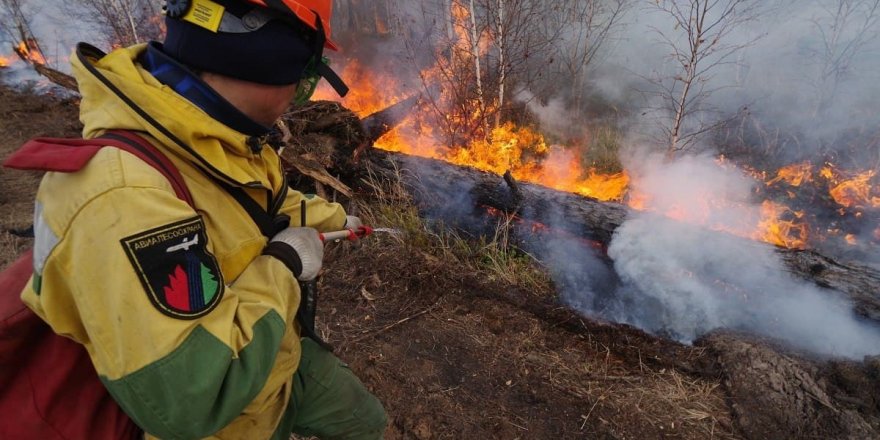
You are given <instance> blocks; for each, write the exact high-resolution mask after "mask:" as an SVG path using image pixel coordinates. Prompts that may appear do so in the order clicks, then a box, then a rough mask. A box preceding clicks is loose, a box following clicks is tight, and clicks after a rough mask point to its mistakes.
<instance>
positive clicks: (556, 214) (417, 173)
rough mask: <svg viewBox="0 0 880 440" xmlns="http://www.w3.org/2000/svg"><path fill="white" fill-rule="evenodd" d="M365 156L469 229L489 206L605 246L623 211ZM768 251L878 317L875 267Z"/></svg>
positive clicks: (421, 201)
mask: <svg viewBox="0 0 880 440" xmlns="http://www.w3.org/2000/svg"><path fill="white" fill-rule="evenodd" d="M367 159H368V160H367V161H366V162H367V163H366V164H365V165H366V168H367V169H368V170H369V172H370V173H372V174H373V175H374V176H381V177H383V178H385V179H388V180H391V181H393V180H394V179H398V178H401V179H402V180H403V182H402V183H403V184H404V186H405V187H406V189H407V190H408V192H409V193H410V194H411V195H412V197H413V199H414V201H415V202H416V204H417V205H418V206H419V208H420V210H421V211H422V212H424V213H425V214H427V215H428V216H430V217H433V218H438V219H442V220H443V221H444V222H446V223H449V224H453V225H457V226H463V227H465V228H468V229H470V230H472V232H475V233H480V232H490V230H491V227H492V225H491V224H490V223H494V222H495V221H496V220H494V219H491V218H487V217H488V216H487V215H486V210H487V209H488V208H491V209H493V210H497V211H500V212H503V213H506V214H510V215H515V216H517V217H518V218H520V219H522V220H524V221H526V222H529V223H532V224H534V225H542V226H545V227H546V226H549V225H552V231H553V233H561V234H567V235H571V236H575V237H581V238H583V239H588V240H592V241H595V242H597V243H599V244H601V245H603V246H605V245H607V244H608V243H609V242H610V241H611V238H612V235H613V234H614V231H615V229H617V227H619V226H620V225H621V224H622V223H623V221H624V220H625V219H626V218H627V216H628V215H629V214H630V213H631V210H630V209H629V208H628V207H626V206H624V205H621V204H619V203H610V202H600V201H598V200H596V199H592V198H589V197H584V196H580V195H577V194H573V193H567V192H561V191H556V190H552V189H549V188H546V187H542V186H539V185H534V184H530V183H524V182H516V183H514V184H511V183H508V182H511V181H512V179H509V178H508V179H505V178H504V177H502V176H498V175H496V174H493V173H488V172H484V171H479V170H476V169H473V168H467V167H461V166H457V165H453V164H450V163H447V162H443V161H440V160H434V159H426V158H420V157H415V156H408V155H404V154H399V153H389V152H383V151H376V150H373V151H371V152H370V154H369V157H368V158H367ZM719 233H720V232H719ZM768 246H769V245H768ZM774 250H775V252H776V253H777V254H779V256H780V257H781V258H782V261H783V262H784V263H785V265H786V267H787V269H788V270H789V271H790V272H791V273H792V274H794V275H795V276H797V277H800V278H802V279H805V280H809V281H812V282H813V283H815V284H816V285H818V286H821V287H825V288H830V289H835V290H837V291H840V292H843V293H844V294H846V295H847V296H849V297H850V298H851V299H852V301H853V302H854V304H855V310H856V312H857V313H858V314H860V315H862V316H864V317H867V318H869V319H872V320H875V321H880V272H878V271H877V270H874V269H872V268H870V267H867V266H862V265H858V264H854V263H849V262H847V263H843V262H838V261H835V260H834V259H832V258H830V257H827V256H824V255H821V254H819V253H817V252H814V251H811V250H798V249H786V248H780V247H775V248H774Z"/></svg>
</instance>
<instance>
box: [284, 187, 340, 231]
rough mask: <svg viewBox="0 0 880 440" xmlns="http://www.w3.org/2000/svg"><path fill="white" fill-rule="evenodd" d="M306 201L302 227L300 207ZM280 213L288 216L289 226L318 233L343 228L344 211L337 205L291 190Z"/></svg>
mask: <svg viewBox="0 0 880 440" xmlns="http://www.w3.org/2000/svg"><path fill="white" fill-rule="evenodd" d="M303 200H305V201H306V224H305V225H302V223H301V222H302V214H301V212H302V211H301V209H300V207H301V206H302V201H303ZM281 213H282V214H287V215H289V216H290V226H308V227H310V228H315V229H317V230H318V231H319V232H331V231H339V230H341V229H342V228H343V227H344V226H345V210H344V209H343V208H342V205H340V204H339V203H332V202H328V201H326V200H324V199H322V198H320V197H318V196H315V195H304V194H302V193H301V192H299V191H296V190H293V189H291V190H290V191H289V192H288V193H287V198H286V199H285V201H284V205H282V207H281Z"/></svg>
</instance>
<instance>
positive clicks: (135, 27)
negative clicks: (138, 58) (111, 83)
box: [67, 0, 163, 47]
mask: <svg viewBox="0 0 880 440" xmlns="http://www.w3.org/2000/svg"><path fill="white" fill-rule="evenodd" d="M67 9H68V13H69V14H71V15H72V16H75V17H77V18H78V19H81V20H83V21H85V22H87V23H91V24H92V25H94V26H96V27H97V28H98V29H103V33H104V35H105V36H106V37H107V40H108V43H109V44H110V45H111V46H114V47H122V46H129V45H132V44H136V43H143V42H145V41H147V40H151V39H158V38H159V37H160V36H161V33H162V32H163V26H162V24H163V23H162V22H163V16H162V14H161V13H160V11H159V9H158V8H157V7H156V2H153V1H150V0H74V2H72V3H71V4H69V5H68V7H67Z"/></svg>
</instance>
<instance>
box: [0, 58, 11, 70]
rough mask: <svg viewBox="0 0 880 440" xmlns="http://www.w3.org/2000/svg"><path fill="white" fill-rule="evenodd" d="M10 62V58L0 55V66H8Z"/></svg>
mask: <svg viewBox="0 0 880 440" xmlns="http://www.w3.org/2000/svg"><path fill="white" fill-rule="evenodd" d="M11 63H12V58H9V57H4V56H0V67H9V64H11Z"/></svg>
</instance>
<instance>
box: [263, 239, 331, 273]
mask: <svg viewBox="0 0 880 440" xmlns="http://www.w3.org/2000/svg"><path fill="white" fill-rule="evenodd" d="M263 253H264V254H267V255H271V256H273V257H275V258H277V259H279V260H281V262H282V263H284V264H285V265H286V266H287V268H288V269H290V271H291V272H293V275H294V276H295V277H296V279H298V280H300V281H311V280H313V279H315V278H316V277H317V276H318V271H320V270H321V261H322V260H323V259H324V243H322V242H321V238H320V236H319V235H318V231H316V230H314V229H312V228H287V229H285V230H283V231H281V232H279V233H278V234H276V235H275V236H274V237H272V240H270V241H269V244H268V245H267V246H266V249H265V250H263Z"/></svg>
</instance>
